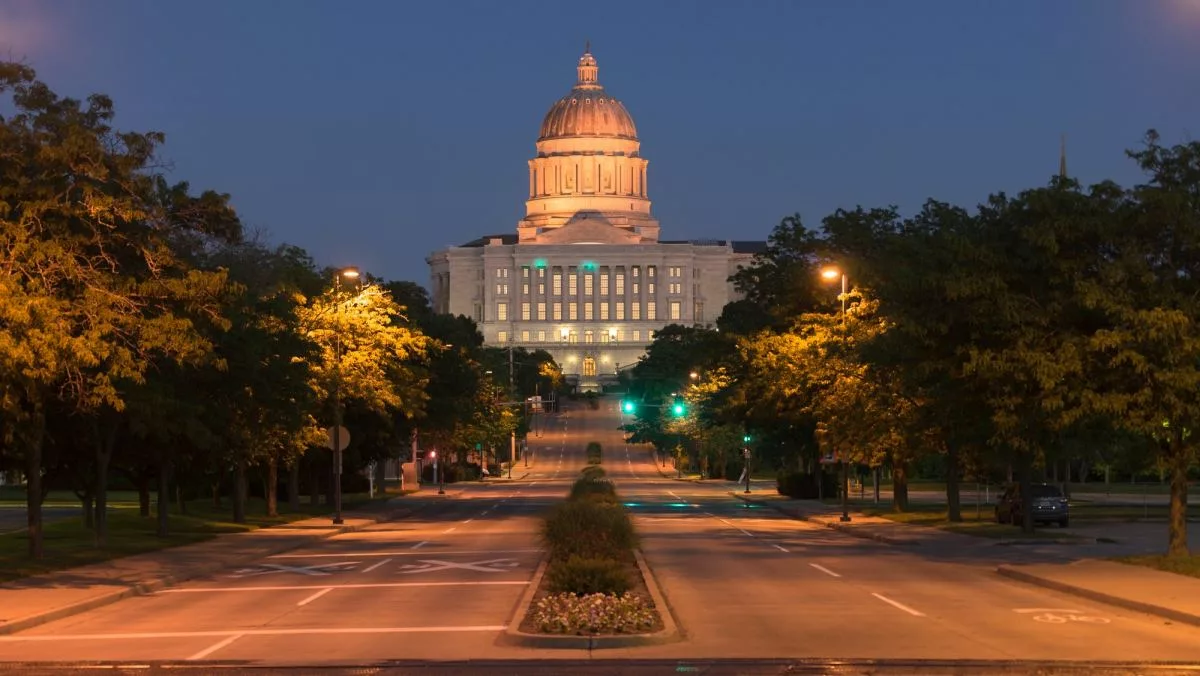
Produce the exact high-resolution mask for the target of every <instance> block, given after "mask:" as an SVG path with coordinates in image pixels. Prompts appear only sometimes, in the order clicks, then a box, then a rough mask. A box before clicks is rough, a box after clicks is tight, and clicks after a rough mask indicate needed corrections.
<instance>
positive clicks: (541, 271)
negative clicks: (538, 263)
mask: <svg viewBox="0 0 1200 676" xmlns="http://www.w3.org/2000/svg"><path fill="white" fill-rule="evenodd" d="M545 278H546V268H538V279H545Z"/></svg>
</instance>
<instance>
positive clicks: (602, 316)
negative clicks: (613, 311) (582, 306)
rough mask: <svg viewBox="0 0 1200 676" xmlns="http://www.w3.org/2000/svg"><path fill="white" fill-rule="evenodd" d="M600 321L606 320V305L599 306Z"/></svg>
mask: <svg viewBox="0 0 1200 676" xmlns="http://www.w3.org/2000/svg"><path fill="white" fill-rule="evenodd" d="M600 319H608V303H601V304H600Z"/></svg>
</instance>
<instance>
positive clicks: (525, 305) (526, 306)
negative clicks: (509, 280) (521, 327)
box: [521, 303, 529, 322]
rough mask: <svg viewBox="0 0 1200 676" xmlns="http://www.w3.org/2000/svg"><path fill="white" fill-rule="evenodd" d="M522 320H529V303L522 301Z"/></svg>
mask: <svg viewBox="0 0 1200 676" xmlns="http://www.w3.org/2000/svg"><path fill="white" fill-rule="evenodd" d="M521 321H526V322H527V321H529V303H521Z"/></svg>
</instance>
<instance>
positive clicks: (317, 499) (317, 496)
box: [308, 457, 321, 507]
mask: <svg viewBox="0 0 1200 676" xmlns="http://www.w3.org/2000/svg"><path fill="white" fill-rule="evenodd" d="M311 461H312V462H311V464H310V465H309V468H310V470H311V471H310V472H309V477H308V478H309V480H310V481H309V486H308V504H310V505H312V506H313V507H316V506H317V505H319V504H321V463H320V462H318V459H317V458H316V457H313V458H311Z"/></svg>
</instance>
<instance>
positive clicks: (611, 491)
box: [568, 476, 617, 504]
mask: <svg viewBox="0 0 1200 676" xmlns="http://www.w3.org/2000/svg"><path fill="white" fill-rule="evenodd" d="M568 499H570V500H598V501H600V502H610V503H613V504H616V502H617V488H616V486H613V482H611V481H609V480H608V479H602V478H599V477H594V478H593V477H591V476H584V477H581V478H580V479H578V480H577V481H576V482H575V483H574V484H573V485H572V486H571V495H570V496H569V498H568Z"/></svg>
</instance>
